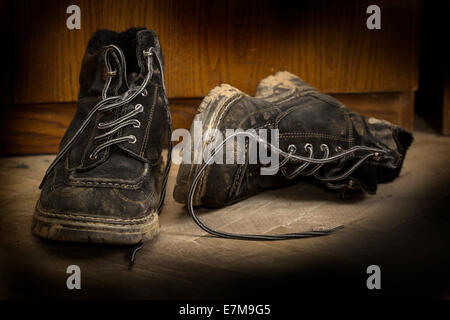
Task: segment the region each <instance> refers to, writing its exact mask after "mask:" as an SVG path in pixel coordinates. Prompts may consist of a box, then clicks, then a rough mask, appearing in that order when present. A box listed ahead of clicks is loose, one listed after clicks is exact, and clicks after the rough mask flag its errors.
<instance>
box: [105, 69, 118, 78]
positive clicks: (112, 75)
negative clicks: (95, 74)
mask: <svg viewBox="0 0 450 320" xmlns="http://www.w3.org/2000/svg"><path fill="white" fill-rule="evenodd" d="M106 74H107V75H108V76H110V77H115V76H116V75H117V70H111V71H107V72H106Z"/></svg>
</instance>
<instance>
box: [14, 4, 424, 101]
mask: <svg viewBox="0 0 450 320" xmlns="http://www.w3.org/2000/svg"><path fill="white" fill-rule="evenodd" d="M70 4H77V5H79V6H80V8H81V30H68V29H67V28H66V25H65V23H66V18H67V17H68V15H67V14H65V11H66V7H67V6H69V5H70ZM370 4H372V3H371V2H370V1H356V0H353V1H346V2H339V1H335V2H330V1H314V2H308V3H304V2H301V3H300V2H299V3H297V4H296V5H295V6H292V4H291V3H289V4H288V3H285V2H279V1H275V0H263V1H256V0H254V1H238V0H230V1H206V0H187V1H175V0H171V1H162V0H154V1H151V0H148V1H146V0H138V1H133V2H132V4H130V2H129V1H118V0H98V1H89V0H79V1H73V0H64V1H58V2H56V3H50V2H48V1H45V0H38V1H27V0H19V1H14V9H15V10H14V12H15V16H14V22H15V28H16V34H15V39H16V42H15V48H14V52H15V55H16V58H17V62H18V63H17V64H16V66H15V74H16V78H15V87H14V90H15V91H14V92H15V93H14V98H15V102H16V103H48V102H52V103H54V102H73V101H75V100H76V97H77V92H78V77H79V70H80V66H81V59H82V57H83V54H84V50H85V48H86V45H87V42H88V40H89V37H90V35H91V34H92V33H93V32H94V31H96V30H97V29H100V28H107V29H113V30H118V31H121V30H125V29H127V28H128V27H130V26H146V27H148V28H152V29H155V30H156V31H157V32H158V33H159V35H160V38H161V43H162V45H163V49H164V54H165V61H166V76H167V78H166V80H167V88H168V94H169V97H171V98H192V97H201V96H204V95H206V94H207V93H208V91H209V90H210V89H211V88H212V87H214V86H215V85H217V84H218V83H223V82H225V83H230V84H232V85H234V86H236V87H238V88H240V89H241V90H243V91H246V92H249V93H254V91H255V88H256V85H257V83H258V81H259V80H260V79H262V78H263V77H265V76H267V75H269V74H271V73H274V72H275V71H278V70H288V71H290V72H292V73H294V74H298V75H300V76H301V77H302V78H304V79H305V80H306V81H307V82H310V83H311V84H312V85H314V86H316V87H317V88H318V89H320V90H322V91H325V92H334V93H344V92H345V93H348V92H386V91H388V92H393V91H414V90H415V89H416V88H417V77H418V66H417V60H418V50H417V41H418V40H417V39H418V25H419V14H420V1H418V0H415V1H402V0H397V1H388V0H382V1H378V2H377V4H378V5H379V6H380V7H381V10H382V29H381V30H368V29H367V28H366V23H365V22H366V18H367V16H368V15H367V14H366V8H367V6H368V5H370Z"/></svg>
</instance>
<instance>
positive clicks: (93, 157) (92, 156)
mask: <svg viewBox="0 0 450 320" xmlns="http://www.w3.org/2000/svg"><path fill="white" fill-rule="evenodd" d="M89 159H91V160H95V159H97V155H94V154H93V153H91V154H90V155H89Z"/></svg>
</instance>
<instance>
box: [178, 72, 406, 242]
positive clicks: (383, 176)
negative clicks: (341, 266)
mask: <svg viewBox="0 0 450 320" xmlns="http://www.w3.org/2000/svg"><path fill="white" fill-rule="evenodd" d="M195 120H198V121H202V126H203V129H204V130H207V129H208V128H217V129H218V130H220V131H221V132H222V133H225V130H226V129H238V128H239V129H242V130H243V131H245V132H250V131H251V130H249V129H255V131H256V132H258V130H259V129H269V130H270V129H275V130H278V135H277V137H278V146H277V145H274V144H273V143H272V142H270V141H269V140H268V138H266V139H262V138H261V135H255V134H254V133H248V134H245V133H244V134H236V135H235V136H234V137H233V136H228V138H225V139H223V140H222V142H220V143H214V141H213V140H212V139H209V138H208V137H207V138H206V139H204V141H203V149H206V148H208V145H209V144H214V149H213V150H214V151H218V150H221V149H223V148H225V143H226V141H225V140H227V139H230V138H231V139H234V138H235V137H237V136H239V135H243V136H245V137H247V138H248V139H249V140H252V139H253V140H255V141H259V143H260V145H264V144H265V145H267V146H268V149H270V150H271V152H275V153H276V154H277V155H279V167H280V170H278V171H277V173H276V174H273V175H270V174H269V175H262V174H261V167H262V166H263V165H262V164H260V163H256V164H252V163H251V162H250V161H249V158H250V157H249V156H248V150H249V149H248V145H249V143H246V144H245V145H242V144H241V145H240V144H239V143H238V144H236V145H235V147H234V149H233V150H232V151H233V152H234V153H239V152H244V153H246V155H247V156H246V157H245V158H246V161H245V163H242V164H216V163H213V161H212V162H210V163H203V164H182V165H181V166H180V170H179V173H178V176H177V184H176V186H175V190H174V198H175V200H176V201H178V202H181V203H186V204H187V205H188V209H189V211H190V213H191V215H192V217H193V218H194V220H195V221H196V222H197V224H199V226H200V227H202V228H203V229H204V230H206V231H208V232H210V233H212V234H216V235H218V236H222V237H227V238H238V239H269V240H273V239H290V238H299V237H308V236H318V235H325V234H328V233H329V232H331V231H333V230H326V231H322V232H309V233H301V234H289V235H273V236H270V235H265V236H262V235H236V234H230V233H225V232H219V231H215V230H212V229H210V228H208V227H207V226H205V225H203V223H202V222H201V221H200V220H199V219H198V218H197V216H196V215H195V212H194V208H193V207H194V206H197V205H204V206H209V207H218V206H224V205H228V204H231V203H233V202H236V201H239V200H241V199H244V198H247V197H249V196H251V195H254V194H255V193H258V192H261V191H263V190H266V189H270V188H279V187H283V186H288V185H291V184H292V183H295V182H297V181H299V180H304V181H305V180H306V181H311V182H314V183H318V184H320V185H322V186H323V187H324V188H326V189H329V190H340V191H341V192H343V194H344V195H345V196H348V194H349V192H362V191H365V192H368V193H375V191H376V187H377V184H378V183H382V182H388V181H391V180H393V179H394V178H395V177H397V176H398V174H399V172H400V169H401V166H402V163H403V159H404V156H405V153H406V150H407V148H408V147H409V145H410V144H411V142H412V136H411V134H410V133H408V132H407V131H405V130H403V129H402V128H400V127H398V126H394V125H392V124H390V123H388V122H386V121H382V120H377V119H373V118H369V119H367V118H365V117H364V116H361V115H359V114H357V113H355V112H352V111H350V110H349V109H348V108H346V107H345V106H344V105H342V104H341V103H340V102H339V101H337V100H335V99H334V98H332V97H330V96H328V95H325V94H323V93H320V92H318V91H317V90H315V89H314V88H313V87H311V86H310V85H308V84H306V83H305V82H303V81H302V80H300V79H299V78H298V77H296V76H294V75H292V74H289V73H287V72H280V73H277V74H276V75H274V76H271V77H268V78H266V79H264V80H263V81H261V83H260V85H259V87H258V91H257V97H256V98H255V97H251V96H248V95H246V94H245V93H243V92H241V91H239V90H237V89H235V88H233V87H231V86H229V85H221V86H220V87H216V88H215V89H213V90H212V91H211V92H210V93H209V95H208V96H207V97H205V99H204V100H203V102H202V104H201V105H200V107H199V110H198V113H197V115H196V118H195ZM191 130H192V129H191ZM223 135H224V136H226V135H225V134H223ZM268 136H269V135H268ZM213 155H214V153H213ZM207 159H208V158H207ZM209 159H212V158H209Z"/></svg>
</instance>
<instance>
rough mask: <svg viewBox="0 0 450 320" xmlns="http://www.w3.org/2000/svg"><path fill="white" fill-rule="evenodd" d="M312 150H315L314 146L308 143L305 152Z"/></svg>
mask: <svg viewBox="0 0 450 320" xmlns="http://www.w3.org/2000/svg"><path fill="white" fill-rule="evenodd" d="M312 148H313V146H312V144H311V143H306V144H305V151H308V150H312Z"/></svg>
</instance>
